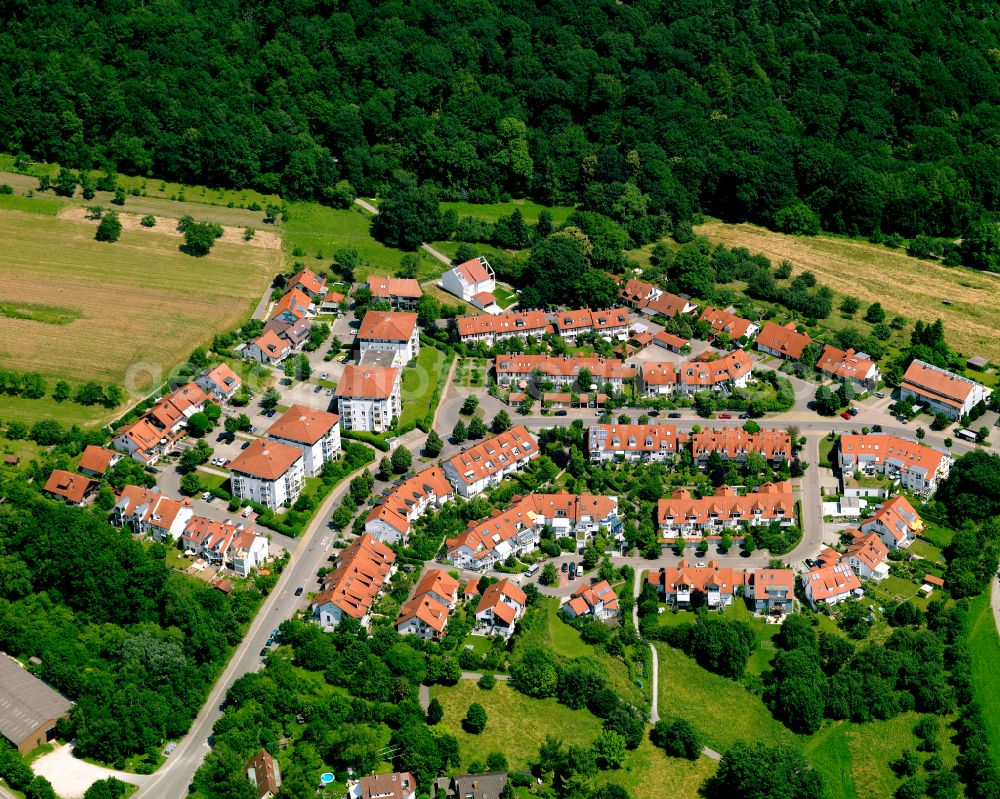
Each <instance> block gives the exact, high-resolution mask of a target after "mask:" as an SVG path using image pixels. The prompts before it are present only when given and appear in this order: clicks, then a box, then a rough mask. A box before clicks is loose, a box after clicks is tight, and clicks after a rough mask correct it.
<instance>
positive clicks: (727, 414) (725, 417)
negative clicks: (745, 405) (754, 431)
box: [719, 413, 733, 419]
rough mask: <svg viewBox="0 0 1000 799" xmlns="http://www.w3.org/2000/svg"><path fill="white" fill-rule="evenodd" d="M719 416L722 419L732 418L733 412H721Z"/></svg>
mask: <svg viewBox="0 0 1000 799" xmlns="http://www.w3.org/2000/svg"><path fill="white" fill-rule="evenodd" d="M719 418H720V419H732V418H733V415H732V414H731V413H720V414H719Z"/></svg>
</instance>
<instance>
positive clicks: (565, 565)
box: [562, 563, 569, 572]
mask: <svg viewBox="0 0 1000 799" xmlns="http://www.w3.org/2000/svg"><path fill="white" fill-rule="evenodd" d="M562 570H563V571H564V572H568V571H569V564H568V563H563V565H562Z"/></svg>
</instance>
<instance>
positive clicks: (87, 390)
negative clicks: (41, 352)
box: [0, 369, 125, 408]
mask: <svg viewBox="0 0 1000 799" xmlns="http://www.w3.org/2000/svg"><path fill="white" fill-rule="evenodd" d="M0 393H3V394H7V395H9V396H12V397H23V398H24V399H42V398H43V397H45V396H46V395H47V394H48V393H49V384H48V381H47V380H46V379H45V378H44V377H43V376H42V375H41V374H39V373H38V372H17V371H14V370H13V369H0ZM52 399H54V400H55V401H56V402H66V401H67V400H72V401H73V402H76V403H78V404H80V405H103V406H104V407H105V408H117V407H118V406H119V405H121V403H122V400H124V399H125V392H124V391H122V388H121V386H118V385H115V384H114V383H111V384H110V385H107V386H103V385H101V384H100V383H98V382H97V381H96V380H88V381H87V382H85V383H81V384H80V385H78V386H77V387H76V389H74V388H73V387H72V386H71V385H70V384H69V383H67V382H66V381H65V380H57V381H56V384H55V385H54V386H53V388H52Z"/></svg>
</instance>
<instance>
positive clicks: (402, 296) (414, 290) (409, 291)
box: [368, 275, 424, 311]
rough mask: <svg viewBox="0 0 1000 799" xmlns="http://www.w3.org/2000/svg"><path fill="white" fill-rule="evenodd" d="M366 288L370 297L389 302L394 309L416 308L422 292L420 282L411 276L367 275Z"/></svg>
mask: <svg viewBox="0 0 1000 799" xmlns="http://www.w3.org/2000/svg"><path fill="white" fill-rule="evenodd" d="M368 290H369V291H371V293H372V297H373V298H374V299H376V300H379V301H381V302H387V303H389V304H390V305H391V306H392V307H393V308H395V309H396V310H402V311H406V310H410V311H412V310H416V308H417V306H418V305H420V298H421V297H422V296H423V294H424V293H423V292H422V291H421V290H420V284H419V283H418V282H417V281H416V280H413V279H412V278H399V277H378V276H376V275H370V276H369V277H368Z"/></svg>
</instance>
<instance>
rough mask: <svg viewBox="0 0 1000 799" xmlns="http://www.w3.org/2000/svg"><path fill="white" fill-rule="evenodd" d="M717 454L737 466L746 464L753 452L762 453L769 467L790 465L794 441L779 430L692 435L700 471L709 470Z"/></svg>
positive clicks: (704, 431) (693, 453)
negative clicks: (787, 462) (785, 462)
mask: <svg viewBox="0 0 1000 799" xmlns="http://www.w3.org/2000/svg"><path fill="white" fill-rule="evenodd" d="M713 452H717V453H718V454H719V456H720V457H721V458H722V459H723V460H725V461H736V462H737V463H746V460H747V457H748V456H749V455H750V453H751V452H758V453H760V454H761V455H762V456H763V457H764V459H765V460H766V461H768V462H769V463H776V462H780V461H789V460H791V458H792V439H791V437H790V436H789V435H788V433H787V432H786V431H785V430H778V429H777V428H773V429H771V430H766V429H762V430H759V431H757V432H756V433H748V432H747V431H746V430H744V429H743V428H741V427H721V428H711V427H706V428H703V429H702V430H699V431H698V432H697V433H692V434H691V457H692V459H693V460H694V463H695V465H696V466H697V467H698V468H704V467H705V465H706V464H707V463H708V459H709V458H710V457H711V455H712V453H713Z"/></svg>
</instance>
